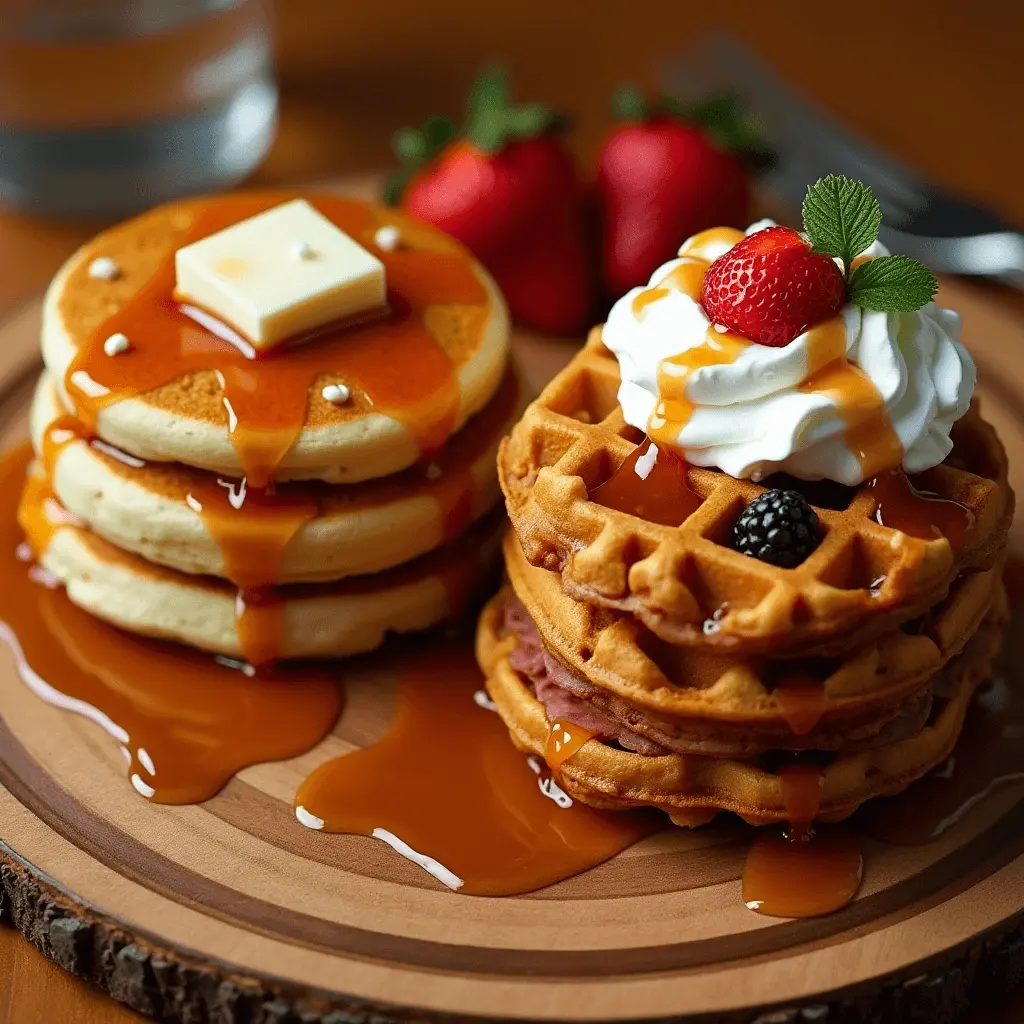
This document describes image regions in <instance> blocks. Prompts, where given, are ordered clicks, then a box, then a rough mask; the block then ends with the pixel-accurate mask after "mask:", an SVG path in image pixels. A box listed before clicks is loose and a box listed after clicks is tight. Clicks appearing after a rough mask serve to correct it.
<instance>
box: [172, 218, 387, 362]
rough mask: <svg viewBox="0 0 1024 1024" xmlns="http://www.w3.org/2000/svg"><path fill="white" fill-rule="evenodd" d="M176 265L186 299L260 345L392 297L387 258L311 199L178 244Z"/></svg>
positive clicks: (183, 299)
mask: <svg viewBox="0 0 1024 1024" xmlns="http://www.w3.org/2000/svg"><path fill="white" fill-rule="evenodd" d="M174 265H175V274H176V287H175V296H176V298H177V299H178V300H179V301H181V302H186V303H192V304H194V305H196V306H199V307H201V308H202V309H204V310H206V311H207V312H209V313H212V314H213V315H214V316H216V317H218V318H219V319H221V320H223V321H225V322H226V323H228V324H229V325H230V326H231V327H233V328H235V330H237V331H238V332H239V334H242V335H243V336H244V337H245V338H247V339H248V340H249V341H250V342H251V343H252V344H253V346H254V347H255V348H257V349H260V350H266V349H270V348H273V347H274V346H276V345H279V344H280V343H281V342H282V341H285V340H286V339H288V338H291V337H293V336H294V335H296V334H302V333H304V332H306V331H311V330H313V329H314V328H316V327H320V326H322V325H323V324H326V323H330V322H331V321H332V320H341V319H343V318H345V317H349V316H355V315H356V314H358V313H363V312H366V311H368V310H371V309H377V308H380V307H382V306H383V305H384V302H385V279H384V264H383V263H381V261H380V260H379V259H377V257H376V256H374V255H373V254H372V253H371V252H368V251H367V250H366V249H364V248H363V247H362V246H361V245H360V244H359V243H358V242H356V241H355V240H354V239H352V238H350V237H349V236H348V235H346V234H345V232H344V231H340V230H339V229H338V228H336V227H335V226H334V225H333V224H332V223H331V222H330V221H329V220H328V219H327V218H326V217H324V216H323V215H322V214H321V213H319V212H318V211H317V210H315V209H314V208H313V207H312V206H310V204H309V203H307V202H306V201H305V200H304V199H296V200H294V201H293V202H290V203H284V204H282V205H281V206H275V207H274V208H273V209H270V210H267V211H266V212H264V213H260V214H257V215H256V216H255V217H250V218H249V219H248V220H243V221H240V222H239V223H238V224H234V225H232V226H231V227H229V228H225V229H224V230H223V231H218V232H217V234H215V235H210V236H209V237H207V238H202V239H200V240H199V241H198V242H193V243H192V245H187V246H185V247H184V248H183V249H179V250H178V251H177V253H176V254H175V260H174Z"/></svg>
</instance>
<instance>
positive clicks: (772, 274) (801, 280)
mask: <svg viewBox="0 0 1024 1024" xmlns="http://www.w3.org/2000/svg"><path fill="white" fill-rule="evenodd" d="M845 296H846V282H845V280H844V279H843V274H842V272H841V271H840V269H839V268H838V267H837V266H836V264H835V261H834V260H833V259H832V258H831V257H830V256H826V255H825V254H823V253H818V252H812V251H811V245H810V243H809V242H808V241H806V240H805V239H804V238H803V237H802V236H801V235H800V234H799V233H798V232H796V231H794V230H793V229H792V228H784V227H778V226H776V227H770V228H765V229H764V230H763V231H758V232H756V233H754V234H753V235H750V236H749V237H748V238H744V239H743V241H742V242H738V243H737V244H736V245H734V246H733V247H732V248H731V249H730V250H729V251H728V252H727V253H725V255H724V256H720V257H719V258H718V259H717V260H715V262H714V263H712V264H711V266H710V267H709V268H708V272H707V273H706V274H705V275H704V286H703V288H702V291H701V304H702V305H703V306H704V312H705V313H707V315H708V317H709V319H711V320H713V321H714V322H715V323H718V324H722V325H723V326H725V327H728V328H729V329H730V330H731V331H735V332H736V333H737V334H742V335H744V337H747V338H750V339H751V340H752V341H756V342H758V343H759V344H761V345H770V346H773V347H781V346H782V345H787V344H789V342H790V341H792V340H793V339H794V338H795V337H796V336H797V335H798V334H802V333H803V332H804V331H805V330H806V329H807V328H808V327H812V326H813V325H814V324H818V323H821V322H822V321H823V320H828V319H829V318H830V317H833V316H835V315H836V313H838V312H839V310H840V309H841V308H842V306H843V301H844V299H845Z"/></svg>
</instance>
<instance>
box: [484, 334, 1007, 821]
mask: <svg viewBox="0 0 1024 1024" xmlns="http://www.w3.org/2000/svg"><path fill="white" fill-rule="evenodd" d="M618 388H619V370H618V364H617V362H616V360H615V358H614V356H612V355H611V353H610V352H608V351H607V349H606V348H605V347H604V345H603V344H602V341H601V335H600V330H595V331H594V332H593V333H592V335H591V337H590V339H589V341H588V343H587V345H586V347H585V348H584V349H583V350H582V351H581V352H580V353H579V355H578V356H577V357H576V358H575V359H574V360H573V361H572V362H571V363H570V365H569V366H568V367H567V368H566V369H565V370H564V371H563V372H562V373H561V374H560V375H559V376H557V377H556V378H555V379H554V380H553V381H552V382H551V383H550V384H549V386H548V387H547V388H546V389H545V390H544V392H543V393H542V395H541V396H540V398H539V399H538V400H537V401H536V402H534V403H533V404H532V405H531V406H530V407H529V408H528V410H527V412H526V414H525V416H524V418H523V419H522V421H521V422H520V423H519V424H518V425H517V426H516V428H515V429H514V430H513V432H512V435H511V437H510V438H509V439H508V440H507V441H506V442H505V443H504V445H503V447H502V449H501V452H500V455H499V476H500V480H501V484H502V487H503V489H504V492H505V497H506V499H507V507H508V511H509V515H510V517H511V520H512V525H513V528H514V530H513V532H511V533H510V534H509V535H508V537H507V538H506V541H505V563H506V569H507V575H508V585H507V587H506V588H505V590H504V591H503V592H502V593H501V594H499V595H498V597H496V598H495V599H494V600H493V601H492V602H491V603H490V604H489V605H488V606H487V608H486V609H485V611H484V614H483V616H482V618H481V620H480V625H479V630H478V644H477V650H478V658H479V661H480V663H481V666H482V667H483V669H484V671H485V673H486V675H487V686H488V691H489V692H490V694H491V696H492V698H493V700H494V702H495V703H496V705H497V708H498V711H499V713H500V714H501V717H502V719H503V720H504V722H505V724H506V725H507V727H508V729H509V731H510V733H511V736H512V740H513V742H514V743H515V744H516V745H517V746H518V747H519V748H521V749H522V750H524V751H529V752H530V753H533V754H538V755H542V756H545V757H546V758H547V760H548V763H549V764H550V765H551V767H552V769H553V770H554V772H555V775H556V777H557V779H558V782H559V784H560V785H561V786H562V787H563V788H564V789H565V790H566V792H568V793H569V794H570V795H571V796H572V797H574V798H576V799H579V800H581V801H583V802H584V803H587V804H591V805H594V806H597V807H606V808H620V809H624V808H631V807H638V806H645V805H646V806H653V807H657V808H660V809H661V810H663V811H665V812H667V813H668V815H669V816H670V817H671V818H672V820H673V821H674V822H675V823H677V824H679V825H687V826H692V825H699V824H703V823H705V822H707V821H708V820H710V819H711V818H712V817H713V816H714V815H715V814H716V813H717V812H718V811H720V810H728V811H732V812H735V813H736V814H738V815H740V816H741V817H742V818H744V819H745V820H747V821H748V822H751V823H754V824H762V823H768V822H773V821H785V820H787V819H789V820H793V819H794V818H795V817H796V815H797V811H796V809H795V808H794V807H793V806H792V799H791V787H787V786H786V785H785V779H786V778H787V776H788V775H790V774H791V773H793V772H796V771H803V770H804V769H809V770H810V771H812V772H813V773H814V776H815V779H816V787H817V788H816V793H815V798H814V803H815V806H813V807H811V808H804V809H803V810H802V811H800V812H799V813H800V814H801V815H802V816H806V817H807V818H812V817H815V818H817V819H820V820H839V819H842V818H844V817H846V816H847V815H849V814H850V813H852V812H853V811H854V810H855V809H856V808H857V807H858V806H859V805H860V804H861V803H863V802H864V801H866V800H868V799H869V798H872V797H876V796H880V795H887V794H893V793H896V792H898V791H900V790H902V789H904V788H905V787H906V786H907V785H909V784H910V783H912V782H913V781H914V780H915V779H917V778H919V777H920V776H922V775H923V774H925V773H926V772H928V771H929V770H930V769H932V768H934V767H936V766H937V765H939V764H940V763H941V762H943V761H944V760H945V759H946V758H947V757H948V756H949V754H950V751H951V749H952V747H953V745H954V743H955V742H956V739H957V736H958V734H959V732H960V729H961V726H962V723H963V720H964V714H965V711H966V709H967V706H968V704H969V702H970V699H971V696H972V693H973V692H974V690H975V689H976V688H977V687H978V686H979V685H980V684H981V683H982V682H984V681H985V680H987V679H988V678H989V676H990V673H991V671H992V663H993V658H994V657H995V655H996V653H997V651H998V647H999V640H1000V633H1001V628H1002V626H1003V624H1004V622H1005V619H1006V615H1007V606H1006V597H1005V594H1004V591H1003V585H1002V575H1001V565H1002V561H1003V556H1004V550H1005V546H1006V539H1007V529H1008V524H1009V519H1010V516H1011V513H1012V505H1013V497H1012V492H1011V491H1010V489H1009V488H1008V485H1007V476H1006V459H1005V454H1004V452H1003V449H1002V446H1001V445H1000V443H999V441H998V439H997V437H996V435H995V433H994V431H993V430H992V428H991V427H990V426H988V424H986V423H985V422H984V421H983V420H982V419H981V417H980V416H979V414H978V412H977V403H975V407H974V408H972V410H971V411H970V412H969V413H968V414H967V415H966V416H965V417H964V418H963V419H961V420H960V421H959V422H958V423H957V424H956V425H955V427H954V429H953V435H952V437H953V442H954V446H953V451H952V453H951V454H950V455H949V457H948V458H947V459H946V460H945V462H944V463H943V464H941V465H939V466H937V467H935V468H934V469H932V470H929V471H927V472H926V473H924V474H922V475H921V476H920V477H919V478H917V479H916V480H915V484H916V485H917V486H918V487H919V488H922V489H926V490H927V492H929V496H928V497H925V496H924V495H923V494H921V493H919V492H918V491H914V490H912V489H910V488H908V489H907V491H906V493H905V495H904V496H903V506H904V507H902V508H893V509H892V515H887V516H882V515H881V514H880V513H879V507H878V506H879V499H878V495H877V494H876V493H875V491H874V490H873V489H872V487H871V486H870V484H862V485H861V486H860V487H857V488H842V487H838V486H832V485H815V484H804V483H801V482H800V481H792V480H787V481H786V482H785V483H784V484H783V486H785V487H790V488H801V489H802V490H803V491H804V493H805V495H806V497H807V498H808V500H809V501H810V503H811V504H812V506H813V507H814V508H815V510H816V512H817V514H818V516H819V519H820V522H821V529H822V532H823V538H822V541H821V543H820V545H819V546H818V548H817V549H816V550H815V551H814V552H813V553H812V554H811V555H810V557H808V558H807V559H806V560H805V561H804V562H803V563H802V564H800V565H799V566H797V567H796V568H792V569H785V568H779V567H777V566H775V565H772V564H768V563H766V562H762V561H758V560H756V559H754V558H750V557H747V556H746V555H744V554H741V553H740V552H739V551H737V550H735V549H734V548H733V546H732V544H731V543H730V540H731V536H732V530H733V526H734V523H735V522H736V520H737V518H738V517H739V515H740V513H741V511H742V510H743V509H744V507H746V506H747V505H748V503H749V502H751V501H752V500H753V499H755V498H756V497H757V496H758V495H759V494H761V493H763V492H764V491H765V490H766V489H768V488H771V487H775V486H779V483H778V482H776V481H774V480H772V479H768V480H766V481H764V482H763V483H755V482H752V481H749V480H747V481H744V480H737V479H734V478H733V477H731V476H728V475H726V474H724V473H721V472H719V471H717V470H710V469H698V468H694V467H689V469H688V486H689V489H690V490H691V491H692V492H694V494H695V495H696V497H695V499H694V501H693V506H692V507H684V506H682V505H679V506H677V516H676V517H675V519H673V517H672V515H671V512H669V513H668V514H665V508H664V505H665V500H661V505H662V507H661V508H656V507H655V506H657V505H658V502H659V500H660V499H659V496H658V494H657V490H658V487H659V484H658V482H657V480H656V477H657V473H656V472H654V473H651V472H650V466H648V467H646V469H647V473H646V474H645V475H646V479H644V480H643V481H641V479H640V475H641V474H638V473H637V472H635V468H636V461H637V459H638V457H639V458H645V457H647V458H650V460H651V461H653V460H654V459H655V458H658V457H659V456H658V455H657V449H654V451H653V452H649V448H648V446H649V442H647V441H645V439H644V436H643V434H642V432H640V431H638V430H636V429H635V428H633V427H631V426H629V425H628V424H627V423H626V422H625V421H624V419H623V414H622V410H621V408H620V406H619V403H618V401H617V398H616V395H617V392H618ZM661 457H663V456H661ZM629 481H632V483H629ZM631 487H632V488H633V489H634V490H635V491H636V494H635V495H634V497H633V500H630V497H629V494H628V492H629V490H630V488H631ZM644 487H646V488H647V497H648V498H649V499H651V500H650V501H648V502H647V503H646V505H645V503H644V501H643V500H642V496H643V493H644ZM652 488H653V491H652V490H651V489H652ZM667 497H668V499H671V495H668V496H667ZM665 498H666V495H662V496H661V499H665ZM937 499H946V500H945V501H939V500H937ZM954 502H955V503H957V504H956V505H954V504H952V503H954ZM915 515H918V516H919V518H920V519H921V520H922V522H921V523H919V524H915V523H914V522H913V520H914V518H915ZM930 515H931V516H934V517H936V521H938V522H941V521H942V517H943V516H947V517H958V518H959V521H958V523H957V527H956V529H954V528H953V526H952V525H949V524H947V526H946V532H947V534H948V535H949V538H953V542H952V543H951V540H950V539H948V538H947V537H946V536H943V535H942V534H941V533H939V532H938V531H936V530H932V529H931V527H930V524H927V523H925V522H924V520H925V519H927V518H928V517H929V516H930ZM951 521H952V520H951ZM883 522H885V523H886V525H883ZM918 526H920V527H921V528H917V527H918Z"/></svg>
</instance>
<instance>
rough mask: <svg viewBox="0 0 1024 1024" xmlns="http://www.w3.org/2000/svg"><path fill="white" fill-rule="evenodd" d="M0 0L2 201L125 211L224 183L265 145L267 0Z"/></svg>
mask: <svg viewBox="0 0 1024 1024" xmlns="http://www.w3.org/2000/svg"><path fill="white" fill-rule="evenodd" d="M0 3H2V6H3V9H4V13H3V15H2V16H0V203H4V204H7V205H9V206H15V207H18V208H21V209H24V210H30V211H33V212H38V213H44V214H56V215H69V216H100V217H109V216H114V215H120V214H124V213H129V212H132V211H134V210H140V209H142V208H144V207H147V206H152V205H153V204H154V203H158V202H161V201H163V200H166V199H170V198H173V197H175V196H180V195H183V194H186V193H190V192H204V191H212V190H214V189H218V188H223V187H225V186H226V185H229V184H232V183H233V182H236V181H238V180H239V179H241V178H243V177H244V176H245V175H246V174H248V173H249V172H250V171H251V170H252V169H253V168H254V167H255V166H256V165H257V164H258V163H259V162H260V160H261V159H262V158H263V156H264V154H265V153H266V151H267V149H268V147H269V146H270V143H271V140H272V139H273V135H274V127H275V124H276V118H277V89H276V86H275V84H274V78H273V71H272V54H271V11H270V9H269V3H270V0H0Z"/></svg>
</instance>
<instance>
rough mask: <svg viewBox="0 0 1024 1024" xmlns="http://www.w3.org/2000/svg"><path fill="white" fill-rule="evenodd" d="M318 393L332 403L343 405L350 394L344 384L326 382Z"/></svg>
mask: <svg viewBox="0 0 1024 1024" xmlns="http://www.w3.org/2000/svg"><path fill="white" fill-rule="evenodd" d="M320 394H321V395H322V396H323V397H324V398H325V399H326V400H327V401H328V402H330V403H331V404H332V405H344V404H345V403H346V402H347V401H348V400H349V398H351V396H352V392H351V391H349V389H348V388H347V387H345V385H344V384H328V385H326V386H325V387H324V389H323V391H321V392H320Z"/></svg>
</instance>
